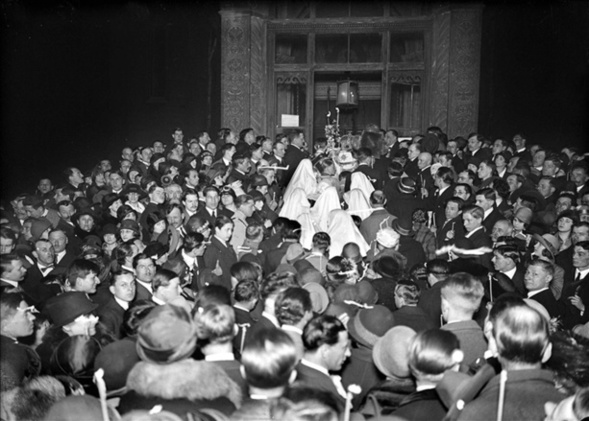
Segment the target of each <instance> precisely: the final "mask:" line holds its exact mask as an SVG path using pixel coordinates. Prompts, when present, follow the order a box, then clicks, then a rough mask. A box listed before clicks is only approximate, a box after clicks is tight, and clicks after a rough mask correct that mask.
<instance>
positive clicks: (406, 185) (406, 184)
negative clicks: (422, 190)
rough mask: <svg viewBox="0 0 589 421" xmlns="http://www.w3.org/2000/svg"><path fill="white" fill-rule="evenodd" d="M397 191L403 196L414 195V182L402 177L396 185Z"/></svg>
mask: <svg viewBox="0 0 589 421" xmlns="http://www.w3.org/2000/svg"><path fill="white" fill-rule="evenodd" d="M397 189H398V190H399V191H400V192H401V193H404V194H414V193H415V180H413V179H412V178H409V177H403V178H401V179H400V180H399V183H398V184H397Z"/></svg>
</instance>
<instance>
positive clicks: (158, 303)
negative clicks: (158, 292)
mask: <svg viewBox="0 0 589 421" xmlns="http://www.w3.org/2000/svg"><path fill="white" fill-rule="evenodd" d="M151 299H152V300H153V302H154V303H156V304H157V305H160V306H163V305H164V304H166V302H165V301H162V300H160V299H159V298H157V297H156V296H155V295H152V296H151Z"/></svg>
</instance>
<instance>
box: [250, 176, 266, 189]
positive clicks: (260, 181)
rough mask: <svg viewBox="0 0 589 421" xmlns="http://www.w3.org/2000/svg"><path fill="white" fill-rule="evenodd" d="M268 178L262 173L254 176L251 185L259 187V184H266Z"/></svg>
mask: <svg viewBox="0 0 589 421" xmlns="http://www.w3.org/2000/svg"><path fill="white" fill-rule="evenodd" d="M268 185H269V184H268V180H267V179H266V177H264V176H263V175H260V176H257V177H254V179H253V181H252V184H251V186H252V187H261V186H268Z"/></svg>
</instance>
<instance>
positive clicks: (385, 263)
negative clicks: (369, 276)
mask: <svg viewBox="0 0 589 421" xmlns="http://www.w3.org/2000/svg"><path fill="white" fill-rule="evenodd" d="M372 269H373V270H374V271H375V272H376V273H378V274H379V275H380V276H383V277H385V278H394V277H396V276H397V275H398V274H399V271H400V270H401V267H400V265H399V262H398V261H397V259H395V258H394V257H392V256H382V257H380V258H378V259H376V260H375V261H374V262H372Z"/></svg>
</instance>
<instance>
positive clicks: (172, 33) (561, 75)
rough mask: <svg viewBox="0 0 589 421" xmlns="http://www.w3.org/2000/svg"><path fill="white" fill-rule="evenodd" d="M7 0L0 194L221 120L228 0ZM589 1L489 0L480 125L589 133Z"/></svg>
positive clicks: (556, 144) (507, 132) (568, 135)
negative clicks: (224, 2) (223, 17)
mask: <svg viewBox="0 0 589 421" xmlns="http://www.w3.org/2000/svg"><path fill="white" fill-rule="evenodd" d="M0 3H1V5H2V28H1V29H2V33H1V34H0V36H1V37H2V41H1V42H2V50H1V53H2V56H1V59H2V76H1V85H0V86H1V88H0V89H1V121H0V125H1V136H2V137H1V154H0V156H1V176H2V199H4V200H5V199H8V198H10V197H11V196H13V195H15V194H17V193H20V192H23V191H28V192H32V191H33V190H34V189H35V187H36V185H37V182H38V179H39V178H40V177H42V176H45V177H50V178H52V180H53V181H54V183H55V182H61V181H62V178H61V171H63V169H64V168H65V167H67V166H70V165H71V166H78V167H79V168H80V169H81V170H82V171H84V172H86V171H88V170H89V169H90V168H91V167H92V166H93V165H94V164H96V163H97V162H98V161H99V160H100V159H103V158H111V159H113V160H114V159H118V157H119V154H120V150H121V149H122V148H123V147H124V146H125V145H129V146H131V147H135V146H138V145H142V144H151V143H152V142H153V141H154V140H156V139H160V140H164V141H166V142H170V141H171V133H172V131H173V129H174V128H175V127H177V126H179V127H181V128H182V129H183V130H184V133H185V135H192V134H195V133H196V132H198V131H200V130H208V131H210V132H212V133H214V132H216V131H217V130H218V128H219V126H220V40H219V36H220V15H219V13H218V12H219V5H218V3H216V2H207V1H205V2H203V1H200V2H199V1H194V2H190V4H187V3H186V2H180V3H178V2H171V1H160V2H125V3H116V2H113V3H107V5H105V3H104V2H102V1H97V0H94V1H91V0H87V1H82V0H77V1H73V0H70V1H63V0H47V1H43V2H40V1H38V2H35V1H24V0H23V1H9V0H2V1H0ZM588 4H589V3H588V2H586V1H568V2H550V3H536V2H529V3H515V4H514V3H513V2H509V3H497V2H492V3H486V5H485V9H484V12H483V35H482V46H481V85H480V107H479V110H480V115H479V132H480V133H483V134H485V135H488V136H490V137H501V136H504V137H507V138H511V137H512V136H513V134H514V133H516V132H523V133H525V134H526V135H527V137H528V139H529V141H530V142H531V143H541V144H544V145H545V146H547V147H553V148H558V149H560V148H561V147H563V146H564V145H565V144H568V145H575V146H578V147H585V145H586V143H587V139H588V138H589V136H588V135H589V127H588V120H589V119H588V118H587V117H588V116H589V101H588V95H587V93H588V74H589V71H588V70H589V29H588V28H589V9H588ZM209 58H210V59H211V60H209ZM234 129H236V130H239V129H241V128H234ZM465 135H466V133H465Z"/></svg>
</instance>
